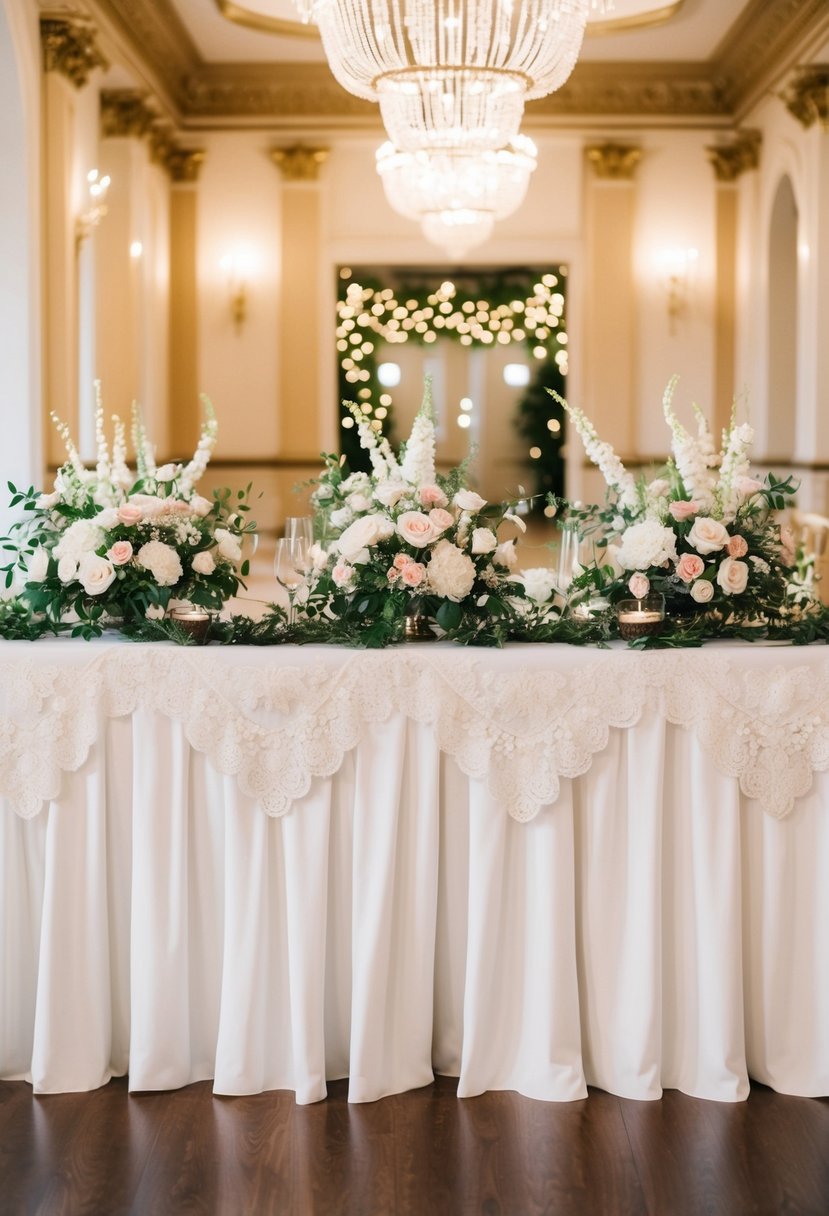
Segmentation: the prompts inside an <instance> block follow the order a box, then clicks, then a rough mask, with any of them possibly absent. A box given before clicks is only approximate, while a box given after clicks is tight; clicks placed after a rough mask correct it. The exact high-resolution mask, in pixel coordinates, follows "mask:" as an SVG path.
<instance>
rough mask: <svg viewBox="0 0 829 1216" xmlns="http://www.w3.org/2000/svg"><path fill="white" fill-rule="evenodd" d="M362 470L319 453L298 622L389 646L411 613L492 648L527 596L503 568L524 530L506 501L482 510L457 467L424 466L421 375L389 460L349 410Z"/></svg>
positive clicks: (427, 440) (428, 401) (429, 417)
mask: <svg viewBox="0 0 829 1216" xmlns="http://www.w3.org/2000/svg"><path fill="white" fill-rule="evenodd" d="M348 408H349V409H350V411H351V413H352V416H353V417H354V420H355V423H356V426H357V429H358V434H359V438H360V444H361V447H362V448H363V449H364V450H366V451H367V452H368V455H369V458H370V461H371V473H370V474H369V473H364V472H354V473H352V472H350V471H349V470H348V467H347V465H346V464H345V463H344V460H343V459H341V458H338V457H335V456H328V457H325V461H326V464H325V469H324V471H323V473H322V475H321V476H320V478H319V479H318V481H317V482H316V483H315V489H314V492H313V495H312V503H313V505H314V507H315V509H316V531H317V535H318V540H317V542H316V543H315V544H314V546H313V550H312V562H313V571H312V574H311V577H310V580H309V591H308V595H307V598H306V600H305V606H304V608H305V616H306V618H308V617H310V618H312V619H313V618H314V617H315V616H316V617H321V616H325V617H326V618H328V619H333V620H336V621H337V622H339V624H340V625H341V626H342V625H345V626H347V627H351V628H352V629H353V628H356V629H359V631H360V633H361V635H362V636H361V638H360V640H361V642H362V644H364V645H369V646H379V645H384V644H385V643H387V642H389V641H394V640H399V639H400V638H401V637H402V636H403V634H404V631H405V622H406V619H407V618H409V619H410V620H411V618H412V617H414V616H416V617H419V618H426V619H427V620H430V621H432V620H433V621H434V623H435V625H436V626H437V627H438V629H439V630H440V631H442V632H443V633H444V634H446V635H448V636H451V637H454V638H457V639H458V640H462V641H466V642H481V643H486V642H490V643H497V642H498V641H501V640H503V638H504V637H506V636H507V634H508V633H509V632H510V629H511V627H512V626H513V625H514V624H515V623H516V622H517V621H518V620H519V619H520V617H521V614H522V611H523V609H524V604H523V601H525V599H526V593H525V590H524V586H523V584H522V583H521V582H520V580H514V579H513V578H512V577H511V572H512V571H513V570H514V569H515V567H516V565H517V558H516V552H515V538H514V537H512V538H509V539H506V540H501V539H499V535H498V534H499V529H500V527H501V525H502V524H503V523H508V524H512V525H513V527H515V528H518V529H519V530H524V528H525V524H524V521H523V520H522V519H521V518H520V516H519V515H517V514H516V513H515V505H516V504H515V503H500V504H492V503H488V502H486V501H485V500H484V499H483V498H482V497H481V496H480V495H479V494H477V493H476V492H475V491H474V490H471V489H469V488H468V486H467V485H466V467H465V465H462V466H460V467H458V468H455V469H453V470H452V471H451V472H449V473H448V474H447V475H446V476H441V475H440V474H438V473H437V472H436V469H435V415H434V409H433V404H432V392H431V382H430V380H429V379H428V378H427V380H426V384H425V390H424V396H423V403H422V405H421V407H420V410H419V412H418V414H417V416H416V418H415V420H414V423H413V426H412V431H411V435H410V437H409V439H408V442H407V443H406V444H405V445H404V446H403V447H402V448H401V450H400V452H399V453H398V454H395V453H394V451H393V450H392V448H391V445H390V444H389V441H388V439H386V438H385V437H383V436H382V435H380V434H379V433H378V431H379V424H377V426H375V425H374V423H373V422H371V421H369V420H368V418H367V417H366V416H365V414H364V413H363V411H362V410H361V409H360V407H359V406H357V405H354V404H350V405H349V407H348Z"/></svg>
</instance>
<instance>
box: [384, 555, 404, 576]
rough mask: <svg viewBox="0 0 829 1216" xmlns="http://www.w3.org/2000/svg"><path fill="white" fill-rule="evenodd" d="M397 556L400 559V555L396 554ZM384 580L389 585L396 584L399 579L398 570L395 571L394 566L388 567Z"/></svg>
mask: <svg viewBox="0 0 829 1216" xmlns="http://www.w3.org/2000/svg"><path fill="white" fill-rule="evenodd" d="M397 556H398V557H400V554H399V553H398V555H397ZM401 569H402V567H401ZM386 578H387V579H388V580H389V582H390V583H396V582H397V580H398V579H399V578H400V569H396V568H395V567H394V566H389V568H388V570H387V571H386Z"/></svg>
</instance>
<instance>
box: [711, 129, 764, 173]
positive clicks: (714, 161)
mask: <svg viewBox="0 0 829 1216" xmlns="http://www.w3.org/2000/svg"><path fill="white" fill-rule="evenodd" d="M762 138H763V137H762V135H761V134H760V132H759V131H738V132H737V137H736V139H734V140H732V142H731V143H728V144H714V145H712V146H711V147H708V148H706V149H705V151H706V154H707V156H708V159H709V161H710V162H711V165H712V167H713V169H714V176H715V177H716V179H717V181H718V182H723V183H725V182H735V181H736V180H737V178H738V177H740V175H741V174H743V173H745V172H746V170H747V169H756V168H758V166H759V164H760V144H761V143H762Z"/></svg>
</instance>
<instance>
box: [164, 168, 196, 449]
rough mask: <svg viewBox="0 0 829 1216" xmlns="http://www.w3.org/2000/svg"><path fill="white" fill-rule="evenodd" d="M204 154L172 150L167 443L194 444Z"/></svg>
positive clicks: (177, 446)
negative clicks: (200, 190) (200, 183)
mask: <svg viewBox="0 0 829 1216" xmlns="http://www.w3.org/2000/svg"><path fill="white" fill-rule="evenodd" d="M204 156H205V154H204V152H203V151H201V150H196V149H192V150H185V149H182V148H171V149H170V150H169V151H168V153H167V155H166V163H167V168H168V170H169V173H170V179H171V189H170V447H171V451H172V454H173V455H174V456H180V455H182V454H185V453H187V451H188V448H189V449H192V447H193V442H194V441H193V436H194V435H196V434H198V429H199V388H200V386H199V367H198V358H199V348H198V273H197V246H198V191H197V189H196V183H197V182H198V179H199V173H200V171H201V167H202V164H203V162H204Z"/></svg>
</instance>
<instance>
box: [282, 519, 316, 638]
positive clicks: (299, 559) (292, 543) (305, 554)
mask: <svg viewBox="0 0 829 1216" xmlns="http://www.w3.org/2000/svg"><path fill="white" fill-rule="evenodd" d="M309 551H310V545H309V543H308V541H307V540H306V539H305V537H298V536H293V537H291V536H281V537H280V538H279V540H278V541H277V542H276V554H275V556H274V573H275V575H276V581H277V582H278V583H279V585H280V587H284V588H285V591H286V592H287V595H288V624H289V625H293V623H294V603H295V601H296V593H297V591H299V589H300V587H301V586H302V584H303V583H304V582H305V578H306V575H307V572H308V564H309V560H310V552H309Z"/></svg>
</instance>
